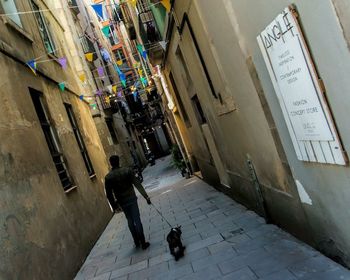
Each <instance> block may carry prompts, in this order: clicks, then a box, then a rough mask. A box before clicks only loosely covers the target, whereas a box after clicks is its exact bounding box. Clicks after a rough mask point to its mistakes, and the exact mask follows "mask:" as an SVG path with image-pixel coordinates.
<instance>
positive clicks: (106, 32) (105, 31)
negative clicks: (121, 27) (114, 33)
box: [101, 25, 111, 38]
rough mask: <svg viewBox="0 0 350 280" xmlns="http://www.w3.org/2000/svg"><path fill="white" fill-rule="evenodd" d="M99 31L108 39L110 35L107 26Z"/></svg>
mask: <svg viewBox="0 0 350 280" xmlns="http://www.w3.org/2000/svg"><path fill="white" fill-rule="evenodd" d="M101 31H102V33H103V34H104V35H105V36H106V37H107V38H109V35H110V34H109V33H110V31H111V30H110V28H109V25H107V26H105V27H103V28H102V29H101Z"/></svg>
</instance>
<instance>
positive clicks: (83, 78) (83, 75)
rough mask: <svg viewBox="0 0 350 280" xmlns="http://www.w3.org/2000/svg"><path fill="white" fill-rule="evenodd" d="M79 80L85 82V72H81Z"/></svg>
mask: <svg viewBox="0 0 350 280" xmlns="http://www.w3.org/2000/svg"><path fill="white" fill-rule="evenodd" d="M79 80H80V81H81V82H82V83H84V82H85V80H86V76H85V74H80V75H79Z"/></svg>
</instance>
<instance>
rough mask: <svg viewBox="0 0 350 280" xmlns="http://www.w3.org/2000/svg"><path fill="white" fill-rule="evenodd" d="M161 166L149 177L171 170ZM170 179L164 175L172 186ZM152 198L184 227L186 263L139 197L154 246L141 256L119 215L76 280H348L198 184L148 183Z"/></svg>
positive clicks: (304, 248)
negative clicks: (171, 249)
mask: <svg viewBox="0 0 350 280" xmlns="http://www.w3.org/2000/svg"><path fill="white" fill-rule="evenodd" d="M165 163H166V162H164V161H162V162H160V164H157V166H158V167H155V169H154V170H153V171H152V172H149V173H147V172H148V171H147V170H146V173H147V174H149V175H150V174H152V173H153V174H155V173H156V172H159V170H160V169H162V168H168V167H166V164H165ZM159 166H160V167H159ZM169 174H172V173H171V172H170V173H169ZM175 175H176V172H175ZM175 175H174V176H173V175H169V177H172V179H171V180H173V181H174V178H175ZM146 177H147V176H146ZM153 180H156V181H159V180H158V179H156V178H154V179H153ZM171 180H170V181H171ZM170 181H169V180H165V182H167V183H169V182H170ZM148 183H152V176H151V175H150V176H149V177H148V178H145V185H147V184H148ZM152 189H153V190H152ZM149 194H150V196H151V199H152V202H153V204H154V205H155V206H156V207H157V208H158V209H160V211H161V212H162V213H163V214H164V216H165V217H166V218H167V219H168V220H169V221H170V223H172V224H173V225H182V231H183V235H182V237H183V242H184V244H185V245H186V251H185V257H184V258H182V259H180V260H179V261H178V262H176V261H175V260H174V259H173V257H172V256H171V255H170V254H169V250H168V247H167V242H166V240H165V238H166V234H167V233H168V231H169V226H168V225H167V223H166V222H165V221H164V220H162V218H161V217H160V216H159V215H158V214H157V212H156V211H155V210H154V208H153V207H151V206H149V205H147V204H146V202H145V200H144V199H143V198H139V206H140V210H141V216H142V221H143V225H144V230H145V235H146V237H147V238H148V239H149V241H150V242H151V246H150V247H149V248H148V249H147V250H145V251H142V250H141V249H135V248H134V247H133V241H132V238H131V235H130V233H129V231H128V229H127V224H126V220H125V217H124V214H122V213H119V214H116V215H114V217H113V219H112V220H111V222H110V223H109V225H108V227H107V228H106V230H105V232H104V233H103V234H102V236H101V237H100V239H99V241H98V242H97V244H96V245H95V247H94V248H93V249H92V251H91V253H90V255H89V256H88V258H87V260H86V262H85V264H84V265H83V267H82V268H81V270H80V271H79V273H78V274H77V276H76V278H75V279H76V280H81V279H89V280H112V279H115V280H116V279H120V280H126V279H128V280H133V279H161V280H163V279H202V280H209V279H235V280H254V279H263V280H293V279H300V280H309V279H315V280H316V279H317V280H325V279H327V280H328V279H329V280H336V279H341V280H348V279H349V280H350V271H349V270H347V269H345V268H343V267H342V266H340V265H338V264H337V263H334V262H333V261H332V260H330V259H328V258H327V257H325V256H323V255H322V254H320V253H319V252H317V251H315V250H314V249H313V248H311V247H309V246H308V245H306V244H304V243H302V242H301V241H299V240H297V239H295V238H294V237H292V236H291V235H289V234H288V233H286V232H284V231H283V230H281V229H280V228H278V227H276V226H274V225H267V224H265V222H264V220H263V219H262V218H261V217H259V216H257V215H256V214H255V213H254V212H252V211H249V210H247V209H246V208H245V207H243V206H242V205H240V204H238V203H236V202H234V201H233V200H232V199H230V198H229V197H227V196H225V195H224V194H222V193H220V192H218V191H216V190H215V189H214V188H212V187H211V186H209V185H208V184H206V183H204V182H203V181H201V180H200V179H198V178H195V177H194V178H191V179H188V180H185V179H181V178H180V177H178V178H177V182H176V183H175V184H173V185H170V186H167V187H162V185H161V184H160V183H159V184H158V186H157V188H152V184H151V186H149Z"/></svg>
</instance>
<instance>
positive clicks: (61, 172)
mask: <svg viewBox="0 0 350 280" xmlns="http://www.w3.org/2000/svg"><path fill="white" fill-rule="evenodd" d="M29 91H30V95H31V97H32V101H33V104H34V108H35V111H36V114H37V116H38V119H39V122H40V125H41V128H42V131H43V133H44V136H45V139H46V143H47V146H48V148H49V151H50V153H51V156H52V160H53V162H54V164H55V167H56V170H57V174H58V176H59V178H60V181H61V183H62V186H63V189H64V190H65V191H67V190H69V189H70V188H72V187H73V180H72V178H71V176H70V174H69V172H68V168H67V164H66V161H65V159H64V157H63V154H62V152H61V148H60V143H59V139H58V137H57V132H56V130H55V128H54V126H52V124H51V122H50V118H49V114H48V110H47V109H46V106H45V105H44V102H43V95H42V93H41V92H39V91H36V90H34V89H31V88H30V89H29Z"/></svg>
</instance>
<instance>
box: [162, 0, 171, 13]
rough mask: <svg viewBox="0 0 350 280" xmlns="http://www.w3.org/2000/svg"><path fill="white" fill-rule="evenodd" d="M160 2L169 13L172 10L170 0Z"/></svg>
mask: <svg viewBox="0 0 350 280" xmlns="http://www.w3.org/2000/svg"><path fill="white" fill-rule="evenodd" d="M160 3H161V4H162V5H163V6H164V8H165V9H166V11H167V12H168V13H170V11H171V4H170V0H161V1H160Z"/></svg>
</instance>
